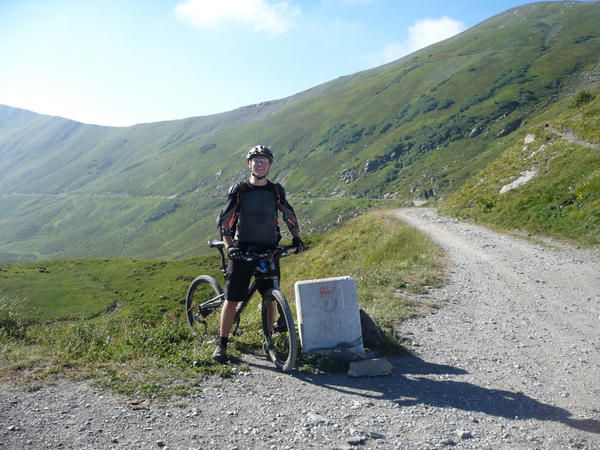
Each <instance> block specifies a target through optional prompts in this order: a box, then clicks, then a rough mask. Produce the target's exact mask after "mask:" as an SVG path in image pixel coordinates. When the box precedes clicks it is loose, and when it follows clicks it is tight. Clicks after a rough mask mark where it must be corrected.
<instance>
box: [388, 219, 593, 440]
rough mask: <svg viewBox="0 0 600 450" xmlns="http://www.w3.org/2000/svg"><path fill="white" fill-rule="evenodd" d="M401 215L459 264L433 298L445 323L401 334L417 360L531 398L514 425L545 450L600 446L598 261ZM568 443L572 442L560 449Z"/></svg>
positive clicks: (423, 322)
mask: <svg viewBox="0 0 600 450" xmlns="http://www.w3.org/2000/svg"><path fill="white" fill-rule="evenodd" d="M397 215H398V217H400V218H402V219H403V220H405V221H406V222H408V223H409V224H411V225H413V226H415V227H417V228H419V229H420V230H421V231H424V232H425V233H427V234H429V235H430V236H431V237H432V238H433V239H434V240H435V241H437V242H438V243H439V244H440V245H442V246H443V247H444V248H445V249H446V251H447V252H448V254H449V255H450V257H451V261H452V268H451V272H450V274H449V280H448V284H447V285H446V286H445V287H444V288H442V289H439V290H436V291H433V292H431V293H430V296H429V297H430V300H431V299H432V300H434V301H437V302H438V303H439V304H440V305H441V310H440V311H439V313H438V314H434V315H431V316H430V317H427V318H425V319H419V320H416V321H411V322H408V323H407V324H404V325H403V326H402V330H403V331H404V332H407V331H408V332H412V333H413V335H412V339H413V341H414V342H415V343H416V345H417V346H418V347H417V349H418V353H419V354H422V355H423V358H425V359H427V360H428V361H429V362H434V363H446V364H448V363H451V362H452V361H457V365H458V366H460V367H461V368H462V369H464V370H465V371H466V372H468V373H469V377H468V379H470V380H472V381H471V382H473V383H474V384H476V385H478V386H485V387H486V388H491V389H499V390H504V391H507V392H512V393H515V394H517V393H518V395H523V396H524V397H523V401H522V402H520V403H518V404H517V409H516V410H515V411H514V416H515V417H517V418H519V417H520V418H524V419H527V421H528V422H532V423H531V426H532V427H533V428H532V433H533V430H538V432H537V433H533V435H536V434H539V435H541V436H544V440H543V441H541V442H537V441H535V440H534V441H532V442H534V443H536V442H537V443H538V444H542V445H541V446H542V447H543V448H546V447H555V446H556V447H560V446H561V445H566V446H571V445H573V446H578V444H579V443H584V444H583V445H584V446H588V445H589V446H590V447H596V448H597V447H598V446H600V329H599V327H598V323H599V322H600V257H599V254H598V252H595V251H582V250H577V249H573V248H570V249H566V250H561V251H558V250H552V249H549V248H547V247H542V246H539V245H535V244H532V243H530V242H527V241H524V240H520V239H517V238H514V237H511V236H507V235H501V234H497V233H494V232H491V231H489V230H487V229H485V228H483V227H479V226H475V225H470V224H465V223H463V222H459V221H456V220H452V219H448V218H444V217H440V216H438V215H437V213H436V212H435V211H434V210H431V209H405V210H399V211H398V213H397ZM501 403H502V402H499V405H498V406H499V407H500V406H501ZM527 403H530V404H531V405H530V408H529V410H527V408H528V406H527ZM532 407H533V408H532ZM535 409H537V411H536V410H535ZM488 412H489V413H492V414H493V413H494V411H493V410H490V411H488ZM498 414H499V415H500V416H502V415H507V414H503V413H502V412H501V411H498ZM561 435H562V437H563V438H564V437H569V439H571V440H567V441H566V442H564V443H563V444H561V445H557V444H556V442H558V441H556V439H558V438H559V436H561ZM548 439H554V441H552V440H548ZM551 442H555V443H554V444H551ZM561 442H563V441H561ZM592 443H593V444H592Z"/></svg>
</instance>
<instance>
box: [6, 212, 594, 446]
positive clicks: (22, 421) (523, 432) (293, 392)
mask: <svg viewBox="0 0 600 450" xmlns="http://www.w3.org/2000/svg"><path fill="white" fill-rule="evenodd" d="M398 215H399V216H400V217H402V218H403V219H404V220H406V221H408V222H409V223H411V224H413V225H414V226H416V227H418V228H420V229H422V230H423V231H425V232H427V233H429V234H431V235H432V236H433V237H434V239H435V240H437V241H438V242H439V243H440V244H441V245H442V246H443V247H444V248H445V249H446V250H447V251H448V253H449V255H450V258H451V262H452V264H451V269H450V273H449V280H448V284H447V285H446V286H445V287H444V288H442V289H438V290H434V291H432V292H430V293H429V294H428V295H426V296H424V297H423V299H422V301H426V302H428V303H430V302H433V303H436V304H438V305H439V306H440V309H439V310H438V313H437V314H433V315H430V316H428V317H425V318H421V319H417V320H413V321H409V322H406V323H403V324H401V325H400V327H399V333H400V334H401V335H403V336H405V337H407V338H409V340H410V341H411V342H412V344H413V350H414V355H412V356H401V357H396V358H392V359H391V360H390V361H391V362H392V364H393V365H394V374H393V375H392V376H388V377H377V378H361V379H354V378H349V377H347V376H345V375H319V376H312V375H307V374H301V373H293V374H292V375H282V374H280V373H277V372H275V371H273V370H272V369H271V366H270V365H269V364H268V363H267V362H266V361H265V360H263V359H260V358H257V357H253V356H248V358H247V362H248V363H249V365H250V367H251V371H250V372H249V374H245V375H240V376H238V377H235V378H234V379H229V380H220V379H219V380H217V379H215V380H212V381H210V382H207V383H206V388H205V389H204V391H203V392H202V393H201V394H199V395H198V396H197V397H194V398H189V399H183V400H181V399H177V400H173V401H172V402H169V403H167V404H161V403H158V402H142V403H139V402H135V401H131V399H125V398H121V397H118V396H114V395H112V394H109V393H106V392H101V391H99V390H95V389H93V388H91V387H90V386H89V384H88V383H86V382H77V383H75V382H69V381H62V382H60V383H58V384H56V385H52V386H48V387H44V388H42V389H40V390H37V391H33V392H30V391H27V390H23V389H19V390H14V386H12V385H11V384H9V383H7V382H2V383H0V388H1V393H0V447H5V448H57V447H66V448H73V447H77V448H92V447H93V448H160V447H162V448H166V447H169V448H173V449H179V448H227V449H233V448H240V449H243V448H346V447H357V446H362V447H367V448H411V449H412V448H445V447H456V448H490V449H497V448H557V449H558V448H600V337H599V335H600V331H599V327H598V322H599V321H600V276H599V274H600V257H599V255H598V253H597V252H589V251H579V250H574V249H568V250H562V251H555V250H550V249H548V248H544V247H541V246H537V245H533V244H530V243H527V242H524V241H521V240H518V239H515V238H512V237H507V236H503V235H498V234H495V233H492V232H490V231H488V230H486V229H484V228H480V227H476V226H473V225H468V224H463V223H459V222H456V221H453V220H450V219H446V218H440V217H438V216H437V215H436V214H435V213H434V212H433V211H432V210H427V209H409V210H401V211H399V212H398Z"/></svg>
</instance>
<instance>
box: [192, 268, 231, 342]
mask: <svg viewBox="0 0 600 450" xmlns="http://www.w3.org/2000/svg"><path fill="white" fill-rule="evenodd" d="M223 300H224V295H223V289H222V288H221V285H220V284H219V282H218V281H217V280H215V279H214V278H213V277H211V276H209V275H201V276H199V277H197V278H196V279H195V280H194V281H192V283H191V284H190V287H189V289H188V292H187V295H186V298H185V313H186V319H187V323H188V325H189V326H190V328H191V329H192V333H193V334H194V335H195V336H198V337H199V338H200V340H202V341H203V342H205V343H212V342H214V341H216V340H217V338H218V337H219V320H220V314H213V313H214V312H215V311H216V310H218V311H220V309H221V306H222V305H223Z"/></svg>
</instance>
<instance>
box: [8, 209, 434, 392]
mask: <svg viewBox="0 0 600 450" xmlns="http://www.w3.org/2000/svg"><path fill="white" fill-rule="evenodd" d="M372 236H378V237H379V238H378V239H377V242H376V243H374V242H373V239H372ZM217 266H218V263H217V260H216V258H215V257H213V256H207V257H203V258H195V259H191V260H185V261H169V262H166V261H156V260H144V261H133V260H77V261H53V262H49V263H48V264H47V265H46V267H47V270H48V272H47V273H41V272H40V271H39V265H37V264H15V265H9V266H3V267H0V279H1V280H2V283H1V284H0V354H1V355H2V357H1V358H0V360H1V361H2V363H1V365H0V369H1V370H0V372H1V373H3V374H4V375H11V374H15V373H19V374H20V377H21V378H22V377H23V374H26V376H25V378H26V379H37V378H39V377H44V376H49V375H52V374H54V373H57V372H58V373H68V372H71V373H74V374H76V375H78V376H93V377H95V378H97V379H98V380H99V381H100V382H101V383H104V384H107V385H111V386H112V387H113V388H115V389H117V390H120V391H123V392H128V393H133V392H135V391H137V390H139V391H141V392H144V393H146V394H149V395H152V394H167V395H170V394H174V393H178V392H179V393H185V392H189V390H193V389H194V384H193V383H190V380H193V379H195V378H196V377H197V376H198V375H202V374H208V373H222V374H228V373H231V370H232V368H231V367H230V366H221V365H218V364H214V363H212V362H211V361H210V353H211V352H212V347H213V345H214V344H213V343H209V344H203V343H201V342H198V341H195V340H194V339H193V338H192V337H191V335H190V333H189V332H188V330H187V325H186V324H185V321H184V316H183V309H184V308H183V305H182V304H181V299H183V297H184V296H185V292H186V289H187V286H188V284H189V282H190V281H191V280H192V279H193V277H194V276H195V275H198V274H200V273H207V272H208V273H211V274H212V275H214V276H216V275H217V274H216V272H217V271H216V270H215V268H216V267H217ZM443 267H444V259H443V256H442V254H441V251H440V249H439V248H438V247H437V246H435V245H434V244H433V243H432V242H431V241H430V240H428V239H427V238H425V237H424V236H422V235H419V234H418V233H416V232H415V231H414V230H412V229H410V228H408V227H407V226H405V225H404V224H402V223H401V222H400V221H398V220H397V219H394V218H392V217H391V216H387V215H385V214H384V213H381V212H379V213H373V214H368V215H363V216H360V217H357V218H355V219H352V220H350V221H349V222H348V223H347V224H345V225H343V226H342V227H340V228H339V229H338V230H336V231H333V232H331V233H328V234H327V235H326V236H322V237H320V236H314V239H313V241H312V242H311V248H310V250H308V251H307V252H305V253H304V254H301V255H297V256H294V257H290V258H286V259H285V260H283V261H282V272H283V278H284V280H285V285H284V292H285V293H286V295H287V296H288V298H290V299H293V282H295V281H296V280H298V279H313V278H320V277H325V276H339V275H352V276H354V277H355V280H356V283H357V287H358V292H359V299H360V304H361V306H362V307H363V308H364V309H366V310H367V311H368V312H369V313H370V314H371V316H372V317H374V318H375V319H376V320H377V321H379V322H380V323H381V324H383V325H385V326H386V327H387V328H388V330H389V329H390V326H391V324H393V323H396V322H397V321H399V320H401V319H402V318H403V317H407V316H409V315H411V314H413V313H414V309H413V307H412V306H411V304H410V302H409V301H408V300H407V296H408V295H409V294H410V293H414V292H420V291H422V290H424V289H426V288H427V286H431V285H436V284H439V283H440V282H441V280H442V270H443ZM217 278H219V277H217ZM245 315H246V316H247V318H246V319H247V320H246V321H245V322H244V323H245V324H246V325H244V326H246V327H247V328H246V329H244V330H243V331H245V333H244V334H243V336H240V337H237V338H235V339H234V347H233V354H234V355H236V354H237V351H239V350H241V351H259V349H260V336H259V334H258V333H256V332H255V331H254V330H257V329H258V323H259V322H258V321H259V317H258V311H257V310H256V309H255V308H252V307H250V308H248V309H247V310H246V313H245ZM236 349H237V350H236ZM20 369H25V371H23V370H20ZM17 371H18V372H17Z"/></svg>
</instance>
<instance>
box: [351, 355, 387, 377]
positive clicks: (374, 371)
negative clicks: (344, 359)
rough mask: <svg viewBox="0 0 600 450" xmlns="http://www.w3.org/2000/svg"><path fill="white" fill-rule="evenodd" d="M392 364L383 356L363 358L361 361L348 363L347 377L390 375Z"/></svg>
mask: <svg viewBox="0 0 600 450" xmlns="http://www.w3.org/2000/svg"><path fill="white" fill-rule="evenodd" d="M392 370H393V366H392V364H391V363H390V362H389V361H388V360H387V359H385V358H373V359H365V360H363V361H354V362H351V363H350V368H349V369H348V376H349V377H379V376H384V375H391V374H392Z"/></svg>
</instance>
